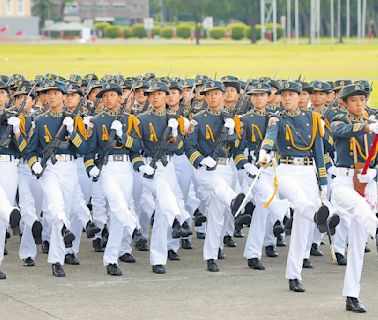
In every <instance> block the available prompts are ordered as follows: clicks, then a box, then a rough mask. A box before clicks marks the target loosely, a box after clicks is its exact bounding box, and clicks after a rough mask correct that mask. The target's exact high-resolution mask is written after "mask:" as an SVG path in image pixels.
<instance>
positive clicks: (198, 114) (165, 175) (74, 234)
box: [0, 74, 378, 312]
mask: <svg viewBox="0 0 378 320" xmlns="http://www.w3.org/2000/svg"><path fill="white" fill-rule="evenodd" d="M0 80H1V81H0V169H1V170H0V172H1V174H0V261H2V260H3V258H4V255H3V254H4V253H6V248H5V242H6V238H8V237H9V236H10V234H9V233H8V231H7V229H8V228H10V229H12V230H13V234H14V235H20V236H21V243H20V249H19V256H20V258H21V259H22V261H23V264H24V266H27V267H31V266H34V264H35V262H34V261H35V257H36V254H37V245H40V244H41V245H42V252H44V253H48V262H49V263H51V264H52V272H53V275H54V276H57V277H63V276H65V272H64V269H63V265H64V263H67V264H72V265H78V264H79V260H78V253H79V248H80V239H81V235H82V232H83V229H85V231H86V235H87V237H88V238H91V239H92V243H93V248H94V250H95V251H96V252H104V253H103V263H104V266H105V267H106V270H107V273H108V274H110V275H114V276H120V275H122V272H121V270H120V268H119V266H118V263H119V261H122V262H126V263H134V262H135V258H134V257H133V256H132V249H133V248H134V247H135V248H136V249H137V250H141V251H149V254H150V264H151V266H152V270H153V272H155V273H157V274H163V273H165V272H166V269H165V266H166V263H167V260H168V259H169V260H173V261H175V260H180V256H179V254H178V250H179V248H180V246H181V247H182V248H183V249H191V248H192V233H193V231H192V225H194V226H195V231H196V234H197V237H198V238H200V239H204V246H203V259H204V260H206V263H207V270H208V271H211V272H217V271H219V266H218V263H217V260H218V259H224V258H225V255H224V251H223V248H224V246H228V247H235V246H236V243H235V240H234V237H243V236H244V235H243V231H242V229H243V226H249V232H248V237H247V241H246V246H245V250H244V257H245V258H246V259H247V262H248V266H249V267H250V268H252V269H256V270H264V269H265V267H264V265H263V264H262V262H261V257H262V251H263V250H264V249H265V253H266V255H267V256H268V257H276V256H277V255H278V253H277V251H276V246H285V245H286V244H285V241H284V237H285V236H288V235H291V240H290V248H289V253H288V257H287V267H286V278H287V279H288V281H289V287H290V290H292V291H295V292H304V291H305V288H304V286H303V285H302V282H301V281H302V278H301V272H302V268H312V264H311V262H310V260H309V258H310V255H322V253H321V251H319V245H320V244H321V241H322V238H323V235H324V234H325V235H327V236H328V237H327V238H328V239H329V241H330V245H331V252H332V256H333V258H334V259H335V262H337V263H338V264H339V265H346V273H345V281H344V289H343V295H344V296H345V297H347V301H346V308H347V310H351V311H354V312H365V311H366V309H365V307H364V306H363V305H362V304H361V303H360V302H359V300H358V298H359V293H360V278H361V273H362V266H363V258H364V251H365V250H368V248H367V247H366V241H367V239H368V236H371V237H376V233H377V226H378V219H377V217H376V212H377V183H376V174H377V171H376V170H377V169H376V168H377V167H376V165H377V157H376V155H377V144H376V142H377V141H375V135H376V134H377V133H378V123H377V122H376V120H375V113H376V111H375V109H373V108H370V107H368V98H369V95H370V93H371V91H372V88H371V86H370V85H369V83H368V82H367V81H356V82H354V83H353V82H352V81H350V80H338V81H336V82H324V81H313V82H311V83H307V82H304V81H300V80H298V81H286V80H275V79H270V78H260V79H251V80H248V81H246V82H245V81H241V80H239V79H238V78H236V77H234V76H226V77H223V78H222V79H221V80H220V81H218V80H212V79H210V78H209V77H207V76H204V75H197V76H196V78H195V79H179V78H157V77H156V76H155V75H154V74H146V75H143V76H140V77H137V78H125V77H122V76H120V75H117V76H112V75H106V76H104V77H103V78H102V79H99V78H98V77H97V76H96V75H95V74H89V75H86V76H84V77H81V76H79V75H72V76H70V77H69V79H68V80H66V79H64V78H62V77H59V76H56V75H53V74H47V75H45V76H37V77H36V78H35V79H34V80H33V81H27V80H26V79H25V78H24V77H23V76H22V75H17V74H15V75H13V76H11V77H7V76H1V79H0ZM336 227H337V228H336ZM150 229H151V230H150ZM346 256H347V258H346ZM347 259H348V260H347ZM0 278H1V279H5V278H6V276H5V274H4V273H2V272H1V273H0Z"/></svg>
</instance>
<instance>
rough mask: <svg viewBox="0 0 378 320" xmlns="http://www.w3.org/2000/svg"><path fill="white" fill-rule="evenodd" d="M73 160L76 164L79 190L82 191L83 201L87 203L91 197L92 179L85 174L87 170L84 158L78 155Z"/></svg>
mask: <svg viewBox="0 0 378 320" xmlns="http://www.w3.org/2000/svg"><path fill="white" fill-rule="evenodd" d="M75 162H76V166H77V176H78V178H79V183H80V188H81V192H82V193H83V197H84V200H85V203H86V204H88V203H89V199H90V197H91V191H92V185H93V181H92V180H91V178H89V177H88V175H87V171H86V168H85V165H84V158H83V157H79V158H77V159H76V160H75Z"/></svg>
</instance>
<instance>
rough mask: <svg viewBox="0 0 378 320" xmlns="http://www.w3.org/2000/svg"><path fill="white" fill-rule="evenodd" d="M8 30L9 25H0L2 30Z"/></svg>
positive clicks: (0, 30)
mask: <svg viewBox="0 0 378 320" xmlns="http://www.w3.org/2000/svg"><path fill="white" fill-rule="evenodd" d="M6 31H8V25H5V26H1V27H0V32H6Z"/></svg>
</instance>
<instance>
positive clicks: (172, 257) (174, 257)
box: [168, 250, 181, 261]
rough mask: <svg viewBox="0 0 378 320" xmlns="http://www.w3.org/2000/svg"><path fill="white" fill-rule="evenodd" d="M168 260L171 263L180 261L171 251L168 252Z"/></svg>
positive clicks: (175, 253)
mask: <svg viewBox="0 0 378 320" xmlns="http://www.w3.org/2000/svg"><path fill="white" fill-rule="evenodd" d="M168 259H169V260H171V261H180V260H181V258H180V256H179V255H178V254H177V252H174V251H173V250H168Z"/></svg>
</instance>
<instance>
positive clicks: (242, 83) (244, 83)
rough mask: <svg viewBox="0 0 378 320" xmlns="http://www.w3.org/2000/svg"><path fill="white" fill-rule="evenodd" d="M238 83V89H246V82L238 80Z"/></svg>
mask: <svg viewBox="0 0 378 320" xmlns="http://www.w3.org/2000/svg"><path fill="white" fill-rule="evenodd" d="M239 82H240V89H242V90H245V89H246V87H247V82H246V81H243V80H239Z"/></svg>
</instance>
